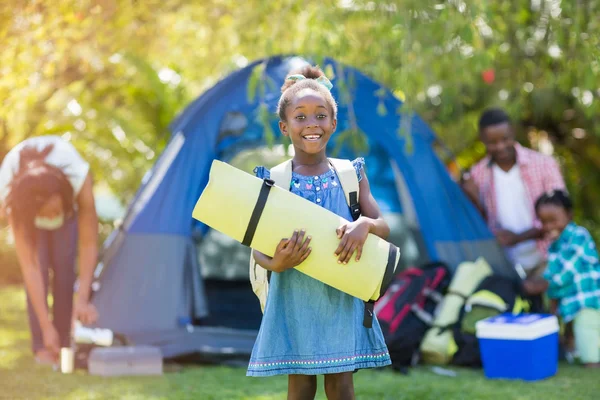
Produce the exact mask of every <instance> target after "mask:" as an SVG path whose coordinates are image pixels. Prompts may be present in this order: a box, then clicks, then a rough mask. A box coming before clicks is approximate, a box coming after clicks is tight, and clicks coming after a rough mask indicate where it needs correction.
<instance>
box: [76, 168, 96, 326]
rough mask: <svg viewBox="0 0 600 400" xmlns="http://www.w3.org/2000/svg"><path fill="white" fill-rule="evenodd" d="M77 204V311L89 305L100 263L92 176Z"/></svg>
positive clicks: (87, 180)
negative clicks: (95, 271) (98, 263)
mask: <svg viewBox="0 0 600 400" xmlns="http://www.w3.org/2000/svg"><path fill="white" fill-rule="evenodd" d="M77 204H78V206H79V210H78V213H79V215H78V225H79V289H78V293H77V303H76V311H77V308H78V307H77V306H80V307H81V306H87V304H88V303H89V300H90V294H91V286H92V279H93V276H94V269H95V268H96V263H97V261H98V216H97V214H96V205H95V203H94V192H93V184H92V176H91V174H88V176H87V177H86V178H85V182H84V183H83V186H82V188H81V191H80V192H79V195H78V197H77ZM84 319H85V317H84ZM84 322H86V321H84ZM89 322H91V321H89Z"/></svg>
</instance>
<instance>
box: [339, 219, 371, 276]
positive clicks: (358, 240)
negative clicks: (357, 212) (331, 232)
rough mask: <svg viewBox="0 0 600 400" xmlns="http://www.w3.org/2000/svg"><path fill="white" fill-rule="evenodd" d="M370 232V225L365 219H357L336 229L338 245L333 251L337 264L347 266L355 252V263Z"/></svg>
mask: <svg viewBox="0 0 600 400" xmlns="http://www.w3.org/2000/svg"><path fill="white" fill-rule="evenodd" d="M370 231H371V224H370V223H369V221H368V220H367V219H365V218H362V217H361V218H359V219H357V220H356V221H354V222H350V223H349V224H344V225H342V226H340V227H339V228H337V229H336V233H337V235H338V238H339V239H341V240H340V244H339V246H338V247H337V249H336V250H335V253H334V254H335V256H336V257H339V258H338V263H340V264H341V263H343V264H348V261H350V259H351V258H352V255H353V254H354V251H356V261H359V260H360V257H361V256H362V248H363V245H364V244H365V241H366V240H367V237H368V236H369V232H370Z"/></svg>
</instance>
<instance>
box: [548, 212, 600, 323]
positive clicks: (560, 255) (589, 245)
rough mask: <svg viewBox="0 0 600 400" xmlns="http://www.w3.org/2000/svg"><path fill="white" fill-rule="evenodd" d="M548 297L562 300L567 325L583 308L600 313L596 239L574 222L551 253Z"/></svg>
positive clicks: (563, 314)
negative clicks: (599, 311)
mask: <svg viewBox="0 0 600 400" xmlns="http://www.w3.org/2000/svg"><path fill="white" fill-rule="evenodd" d="M544 278H545V279H546V280H547V281H549V283H550V285H549V287H548V297H550V298H553V299H559V301H560V302H559V309H558V310H559V313H560V315H561V316H562V317H563V319H564V321H565V322H569V321H571V320H573V318H575V316H576V315H577V313H578V312H579V311H580V310H581V309H582V308H593V309H596V310H600V262H598V251H597V250H596V245H595V244H594V240H593V239H592V236H591V235H590V233H589V232H588V230H587V229H585V228H584V227H582V226H578V225H576V224H575V223H573V222H571V223H570V224H569V225H567V227H566V228H565V230H564V231H563V232H562V233H561V234H560V237H559V238H558V239H557V240H556V241H555V242H554V243H552V245H551V246H550V249H549V250H548V268H547V269H546V272H544Z"/></svg>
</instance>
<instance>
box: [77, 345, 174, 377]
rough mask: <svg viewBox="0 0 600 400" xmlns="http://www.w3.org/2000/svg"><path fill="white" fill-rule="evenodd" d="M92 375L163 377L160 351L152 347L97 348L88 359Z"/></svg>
mask: <svg viewBox="0 0 600 400" xmlns="http://www.w3.org/2000/svg"><path fill="white" fill-rule="evenodd" d="M88 371H89V373H90V375H99V376H127V375H161V374H162V373H163V360H162V353H161V351H160V349H158V348H156V347H151V346H122V347H96V348H94V349H92V351H91V352H90V356H89V358H88Z"/></svg>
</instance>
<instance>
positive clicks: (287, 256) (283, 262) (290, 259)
mask: <svg viewBox="0 0 600 400" xmlns="http://www.w3.org/2000/svg"><path fill="white" fill-rule="evenodd" d="M304 235H305V232H304V230H301V231H300V232H298V231H294V233H293V235H292V237H291V238H290V239H281V241H280V242H279V245H277V249H275V254H274V255H273V258H272V260H271V270H272V271H275V272H283V271H285V270H287V269H290V268H294V267H296V266H298V265H300V264H301V263H302V262H303V261H304V260H306V258H307V257H308V256H309V255H310V251H311V248H310V247H308V245H309V244H310V239H311V237H310V236H308V237H307V238H306V240H304Z"/></svg>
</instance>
